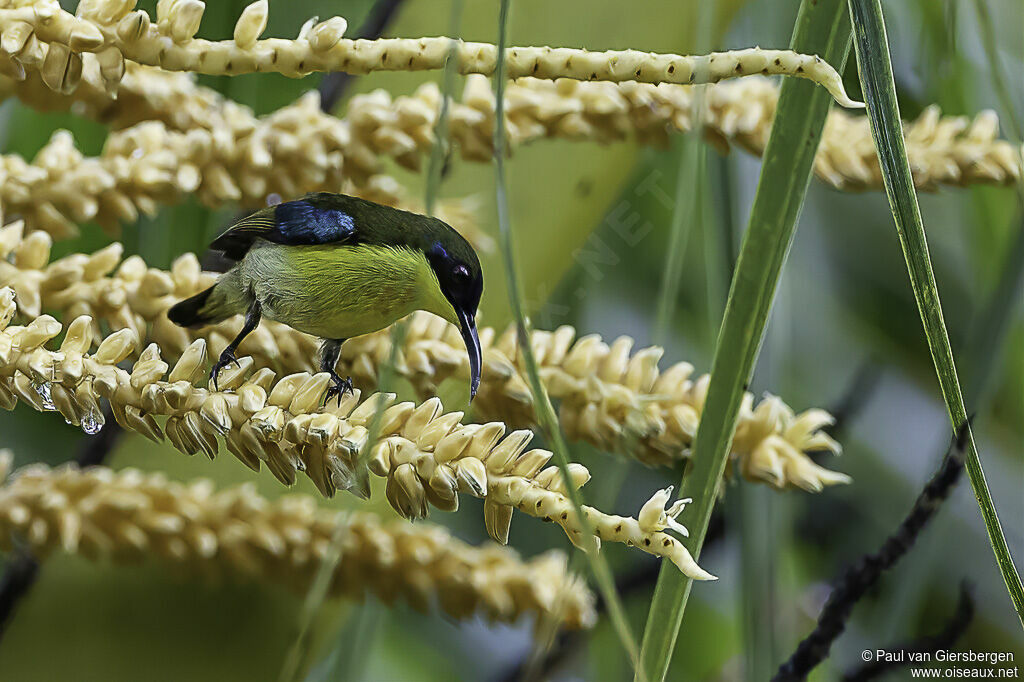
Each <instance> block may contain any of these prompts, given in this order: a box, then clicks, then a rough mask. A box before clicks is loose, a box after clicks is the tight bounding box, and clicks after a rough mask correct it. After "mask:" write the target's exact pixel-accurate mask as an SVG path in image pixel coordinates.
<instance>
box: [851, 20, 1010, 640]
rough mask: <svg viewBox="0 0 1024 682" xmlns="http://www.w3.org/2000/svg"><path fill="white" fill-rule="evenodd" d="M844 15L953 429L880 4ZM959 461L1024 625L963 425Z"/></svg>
mask: <svg viewBox="0 0 1024 682" xmlns="http://www.w3.org/2000/svg"><path fill="white" fill-rule="evenodd" d="M850 16H851V20H852V22H853V26H854V44H855V46H856V53H857V65H858V69H857V70H858V72H859V74H860V80H861V86H862V88H863V91H864V99H865V102H866V103H867V110H868V120H869V123H870V125H871V134H872V136H873V137H874V140H875V147H876V148H877V150H878V158H879V165H880V167H881V169H882V178H883V180H884V182H885V191H886V194H887V195H888V197H889V205H890V207H891V209H892V214H893V218H894V219H895V221H896V230H897V232H898V234H899V238H900V245H901V246H902V248H903V256H904V259H905V260H906V263H907V271H908V273H909V275H910V281H911V285H912V287H913V290H914V298H915V300H916V301H917V306H918V311H919V312H920V314H921V321H922V323H923V325H924V331H925V335H926V337H927V340H928V348H929V350H930V352H931V356H932V362H933V364H934V365H935V372H936V374H937V376H938V379H939V386H940V388H941V390H942V397H943V399H944V401H945V403H946V409H947V411H948V413H949V417H950V421H951V422H952V424H953V427H954V428H958V427H959V426H960V425H961V424H963V423H964V422H966V421H967V420H968V415H967V409H966V406H965V405H964V399H963V394H962V392H961V389H960V381H959V378H958V376H957V370H956V364H955V363H954V361H953V351H952V348H951V347H950V343H949V335H948V334H947V332H946V323H945V321H944V319H943V315H942V306H941V304H940V301H939V292H938V287H937V286H936V283H935V274H934V272H933V271H932V265H931V257H930V256H929V253H928V241H927V238H926V236H925V231H924V222H923V220H922V218H921V210H920V207H919V206H918V202H917V192H916V191H915V189H914V181H913V176H912V175H911V172H910V164H909V162H908V160H907V150H906V145H905V142H904V139H903V128H902V123H901V118H900V111H899V105H898V103H897V101H896V84H895V81H894V79H893V75H892V63H891V60H890V58H889V45H888V39H887V37H886V31H885V19H884V17H883V14H882V7H881V4H880V2H879V0H850ZM966 467H967V473H968V477H969V478H970V481H971V487H972V488H973V489H974V496H975V498H976V499H977V500H978V506H979V508H980V509H981V513H982V517H983V519H984V522H985V529H986V531H987V532H988V537H989V542H990V543H991V545H992V551H993V553H994V554H995V557H996V563H997V564H998V567H999V571H1000V573H1001V574H1002V576H1003V580H1004V581H1005V582H1006V587H1007V590H1008V591H1009V593H1010V599H1011V601H1012V602H1013V607H1014V610H1016V612H1017V615H1018V617H1019V618H1020V619H1021V624H1022V625H1024V587H1022V585H1021V580H1020V576H1019V574H1018V573H1017V568H1016V566H1014V564H1013V558H1012V557H1011V556H1010V551H1009V548H1008V547H1007V545H1006V538H1005V537H1004V536H1003V529H1002V526H1001V524H1000V522H999V516H998V514H997V513H996V508H995V504H994V503H993V501H992V495H991V493H990V492H989V489H988V483H987V482H986V481H985V472H984V470H983V469H982V466H981V459H980V458H979V456H978V450H977V446H976V445H975V442H974V435H973V433H971V432H970V428H969V427H968V443H967V459H966Z"/></svg>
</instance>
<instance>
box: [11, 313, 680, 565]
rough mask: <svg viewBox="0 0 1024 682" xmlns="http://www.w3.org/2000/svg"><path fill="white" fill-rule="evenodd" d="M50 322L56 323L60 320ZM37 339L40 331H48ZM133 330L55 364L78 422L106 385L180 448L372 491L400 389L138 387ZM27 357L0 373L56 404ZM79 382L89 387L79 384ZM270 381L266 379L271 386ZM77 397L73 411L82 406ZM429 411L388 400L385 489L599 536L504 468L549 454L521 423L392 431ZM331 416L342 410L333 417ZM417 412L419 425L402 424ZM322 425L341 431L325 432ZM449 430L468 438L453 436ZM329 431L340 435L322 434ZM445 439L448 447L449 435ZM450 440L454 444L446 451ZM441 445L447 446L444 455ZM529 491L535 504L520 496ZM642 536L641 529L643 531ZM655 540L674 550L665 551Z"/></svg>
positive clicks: (48, 355) (419, 500)
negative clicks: (332, 401)
mask: <svg viewBox="0 0 1024 682" xmlns="http://www.w3.org/2000/svg"><path fill="white" fill-rule="evenodd" d="M45 323H46V320H45V319H43V318H41V319H40V320H37V321H36V322H33V323H32V324H35V325H37V326H46V324H45ZM55 331H56V332H58V333H59V331H60V330H59V329H56V330H55ZM2 335H3V337H4V338H10V337H14V339H15V340H16V341H19V342H20V340H21V339H22V337H25V336H26V335H30V333H29V332H28V328H7V329H5V330H4V331H3V333H2ZM39 341H45V338H40V339H39ZM132 341H133V332H131V331H130V330H124V331H122V332H118V333H115V334H113V335H111V336H110V337H108V338H107V339H105V340H104V341H103V342H101V344H100V347H99V349H98V350H97V352H96V353H95V354H93V355H92V356H84V358H83V367H84V371H83V374H82V376H81V377H78V378H76V379H75V380H74V381H72V380H71V379H69V378H68V377H67V376H64V375H63V374H62V373H57V372H54V373H53V374H54V378H53V384H54V385H60V386H61V388H62V389H74V390H75V391H76V393H75V398H76V401H77V407H82V408H83V409H82V411H81V414H82V418H81V422H82V428H83V429H85V428H86V424H85V416H86V415H88V416H89V419H90V420H93V419H94V417H93V416H92V415H93V414H94V413H95V412H98V409H96V408H95V407H94V405H95V399H96V398H95V397H96V396H102V397H104V398H106V399H107V400H109V401H110V407H111V410H112V412H113V414H114V416H115V418H116V419H117V421H118V423H120V424H122V425H123V426H125V427H126V428H129V429H133V428H134V429H138V430H140V431H142V432H143V433H145V434H146V435H147V436H149V437H154V438H159V436H160V434H159V430H158V429H155V428H153V424H151V423H147V421H146V418H145V417H143V415H144V414H145V415H148V416H149V417H150V418H159V417H163V416H166V417H167V421H166V424H165V425H164V431H165V433H166V436H167V437H168V438H169V439H170V440H171V442H172V443H173V444H174V445H175V447H177V448H178V449H180V450H181V451H183V452H185V453H188V454H195V453H198V452H200V451H201V452H204V453H205V454H206V455H207V456H209V457H214V456H216V454H217V451H218V449H219V440H220V439H224V440H225V441H227V443H228V446H229V448H230V449H231V450H232V452H234V453H235V454H236V456H238V457H239V459H241V460H242V461H243V462H245V463H247V464H248V465H249V466H254V465H256V463H257V461H262V462H264V463H265V464H266V465H267V467H268V469H270V471H271V473H272V474H273V475H274V476H275V477H277V478H278V479H279V480H281V481H282V482H284V483H285V484H291V483H293V482H294V480H295V478H296V475H297V473H298V472H300V471H302V472H304V473H305V474H306V475H307V477H309V478H311V479H312V480H313V481H314V483H315V485H316V486H317V488H318V489H319V490H320V491H321V492H322V493H323V494H325V495H330V494H332V493H333V492H334V490H335V489H336V488H337V487H343V488H346V489H352V490H353V491H354V492H356V493H357V494H363V495H365V494H367V493H368V491H369V486H368V480H366V479H364V478H361V477H359V476H356V471H358V469H357V468H356V466H355V463H356V462H357V461H358V458H359V454H360V452H361V451H362V450H363V449H364V448H365V447H366V444H367V441H368V433H367V429H368V428H369V427H368V426H367V424H368V423H372V420H373V416H374V415H375V414H376V413H377V409H378V408H379V407H381V406H385V405H388V404H389V403H390V402H391V401H393V400H394V395H393V394H387V395H379V394H378V395H373V396H370V397H369V398H368V399H367V400H365V401H363V402H362V404H360V405H358V406H357V407H355V409H352V410H351V414H350V416H349V417H348V418H344V417H339V416H337V415H336V414H332V413H326V412H320V411H319V408H318V407H317V408H316V411H315V412H313V411H310V412H297V411H296V410H298V409H300V408H302V407H305V406H304V405H302V402H303V401H304V400H305V399H306V396H305V394H304V391H308V392H310V393H313V394H318V393H319V390H314V389H311V388H308V386H309V385H310V382H316V381H317V380H318V379H317V378H316V377H313V376H311V375H309V374H306V373H299V374H293V375H289V376H287V377H284V378H283V379H281V380H279V381H278V382H277V383H276V384H275V385H273V386H269V385H267V386H266V387H265V386H264V384H266V383H267V382H269V381H270V379H271V376H272V375H271V374H270V373H269V372H267V371H261V372H256V373H254V374H253V375H252V376H251V377H250V379H248V380H246V382H244V383H243V384H242V386H240V387H239V389H238V390H239V392H240V393H241V394H243V395H244V394H245V393H247V392H249V389H247V388H246V386H247V385H250V384H251V385H252V386H253V387H255V388H258V389H259V390H258V391H252V393H253V395H254V396H255V397H260V396H261V395H263V394H266V395H268V396H269V397H268V398H267V401H268V404H266V405H264V406H260V405H259V404H258V403H257V404H251V405H249V407H252V408H254V410H255V411H254V412H247V411H245V410H242V409H241V404H242V402H243V397H241V396H240V395H239V394H238V393H226V392H223V391H220V392H217V391H214V392H210V391H208V390H207V389H206V388H198V387H196V386H194V385H193V384H192V383H190V382H189V381H185V380H179V381H176V382H174V383H170V382H166V381H162V380H159V379H155V380H154V381H153V382H152V383H149V384H146V385H145V386H143V387H141V390H140V387H139V386H138V385H135V386H133V384H132V376H133V374H134V375H135V376H138V377H141V376H143V375H144V374H145V373H147V372H150V371H152V370H151V369H150V368H149V367H150V366H152V365H154V364H156V363H158V362H159V360H158V358H157V356H156V354H155V353H154V351H149V352H147V353H146V355H145V357H142V358H140V360H139V363H141V364H142V365H143V368H144V369H142V370H140V371H139V372H132V371H127V370H125V369H121V368H119V367H117V366H116V364H114V363H117V362H119V361H120V360H121V356H122V355H123V354H124V349H125V348H130V347H131V343H129V342H132ZM32 354H34V357H33V358H32V359H31V364H32V365H33V366H40V367H46V366H48V365H47V363H50V364H51V365H54V366H55V365H56V364H57V363H58V362H60V361H62V360H63V356H62V355H61V354H59V353H56V352H52V351H48V350H46V349H45V348H43V347H42V344H41V343H40V344H39V346H38V347H35V348H33V349H32ZM29 362H30V361H29V357H28V356H26V355H25V354H24V353H22V352H20V351H17V353H15V352H14V351H12V354H11V358H10V359H9V360H8V364H5V365H0V377H3V380H2V381H0V384H2V385H3V386H4V387H5V389H6V390H8V391H10V392H12V393H16V394H18V395H19V396H20V397H22V399H23V400H25V401H26V402H29V403H30V404H32V405H34V406H36V407H37V408H39V409H52V407H53V405H52V403H51V405H49V406H48V405H46V404H45V401H44V400H43V398H44V394H43V392H42V391H40V390H38V387H36V386H34V385H32V383H31V381H30V380H29V377H28V375H26V374H25V373H24V371H30V369H29ZM22 368H24V369H22ZM136 383H138V382H136ZM82 387H85V389H84V390H82ZM267 388H269V389H270V390H269V391H267ZM63 397H64V396H61V398H62V400H63ZM81 398H85V400H82V399H81ZM245 400H246V401H251V400H252V399H251V398H245ZM90 401H92V402H90ZM77 407H76V411H75V415H76V416H77V415H78V414H79V412H78V411H77ZM65 410H66V411H70V408H69V407H68V406H65ZM316 415H325V416H316ZM428 418H430V419H429V421H433V420H435V419H440V418H441V416H440V414H439V405H438V404H436V401H432V402H429V403H428V405H427V407H425V408H423V409H417V408H416V407H415V406H414V405H412V404H406V403H399V404H397V405H392V406H390V407H388V408H387V409H386V410H385V415H384V419H383V422H384V424H383V426H384V428H385V429H386V430H385V431H384V432H383V433H382V435H383V436H384V437H383V439H381V440H379V441H378V442H377V444H376V445H375V446H374V448H373V450H372V452H371V453H370V458H369V460H370V461H369V470H370V472H372V473H373V474H374V475H378V476H386V477H387V484H386V491H387V498H388V500H389V502H390V503H391V504H392V505H393V506H394V507H395V508H396V509H397V510H398V511H399V512H400V513H401V514H403V515H406V516H408V517H410V518H421V517H422V516H424V515H425V514H426V513H427V509H428V506H427V505H428V503H430V502H434V503H436V505H437V506H439V507H440V508H442V509H453V508H455V507H456V506H457V498H456V497H455V496H453V492H454V491H453V485H452V480H453V479H454V488H455V489H457V490H458V491H459V492H463V493H466V494H472V495H476V496H479V497H481V498H484V499H486V500H490V503H491V504H490V512H489V518H490V521H489V525H490V529H489V530H490V531H491V532H492V533H493V534H494V535H495V536H496V537H499V538H501V537H503V535H504V533H505V531H504V529H505V526H506V516H507V515H508V509H505V508H508V507H512V506H515V507H517V508H520V509H522V510H523V511H525V512H526V513H528V514H530V515H533V516H537V517H539V518H547V519H550V520H552V521H555V522H557V523H559V524H560V525H562V526H563V528H564V529H565V530H566V533H567V535H568V537H569V538H570V539H571V540H572V541H573V542H574V543H576V544H578V545H580V546H582V547H594V546H596V542H595V541H594V539H593V538H587V537H583V536H582V535H581V533H582V526H581V525H580V524H578V523H576V522H575V520H573V519H569V518H568V517H565V518H563V517H562V516H561V511H564V510H565V509H566V507H565V504H566V502H565V496H564V495H562V494H561V490H563V488H561V484H560V482H557V481H556V480H555V477H554V474H553V473H551V472H550V470H548V471H545V472H541V473H540V474H538V475H537V476H536V477H535V478H526V477H522V476H514V475H508V474H507V473H505V472H506V471H508V470H512V469H515V467H516V464H518V463H519V462H518V460H519V459H520V457H522V458H524V461H525V462H529V463H530V464H529V468H535V467H537V466H539V464H540V461H538V460H543V459H544V457H543V456H541V457H539V458H538V457H537V453H533V454H530V453H527V454H524V455H520V454H519V453H520V452H521V451H522V450H523V448H524V447H525V446H526V439H525V435H526V434H523V433H516V434H510V435H509V437H508V438H507V441H502V440H500V439H501V436H502V435H503V434H504V433H505V426H504V425H503V424H501V423H497V422H492V423H489V424H484V425H462V424H458V423H455V424H451V425H448V424H446V425H445V429H444V430H448V429H449V428H450V431H447V435H445V436H443V437H441V439H440V440H439V441H438V442H437V445H436V447H435V448H434V450H433V451H431V450H427V449H421V448H419V447H418V446H417V444H416V442H414V441H413V440H410V439H409V438H406V437H404V436H403V435H397V434H402V433H406V432H407V433H408V434H409V435H416V436H417V437H418V436H420V435H422V434H423V433H424V432H426V431H427V430H428V428H429V421H428ZM316 419H319V420H321V421H323V422H324V424H325V427H324V428H325V433H324V434H321V435H317V436H314V435H312V434H311V430H310V427H311V425H312V424H313V422H314V420H316ZM140 420H141V422H140ZM331 420H336V421H337V427H335V426H334V425H333V423H332V422H331ZM410 420H412V425H411V426H409V427H408V428H407V425H408V424H409V423H410ZM424 422H428V423H424ZM343 423H344V426H343V425H342V424H343ZM326 424H331V425H330V426H326ZM335 428H336V430H335ZM327 430H329V431H330V432H332V433H333V434H334V435H327V433H326V431H327ZM342 434H344V435H342ZM454 434H458V435H460V436H461V437H460V438H457V439H456V438H452V436H453V435H454ZM325 439H333V441H330V440H329V441H328V442H325ZM449 440H450V442H452V443H453V444H454V445H453V446H446V445H445V444H446V441H449ZM335 443H338V445H335ZM446 447H448V453H447V454H445V453H444V450H445V448H446ZM439 453H440V454H442V455H443V456H439ZM448 457H451V458H450V459H448ZM525 468H527V467H526V465H525V464H524V469H525ZM570 477H571V479H572V485H573V486H574V487H578V486H582V485H583V484H584V483H585V482H586V480H587V479H588V477H589V473H588V472H587V471H586V469H585V468H584V467H582V466H580V465H573V466H571V467H570ZM545 485H546V486H547V488H545V487H544V486H545ZM530 500H532V503H529V504H526V503H524V501H530ZM537 503H539V504H537ZM494 505H498V506H494ZM556 512H557V513H556ZM587 513H588V515H592V516H593V517H594V519H597V520H600V519H604V518H605V516H604V515H603V514H602V513H601V512H599V511H597V510H589V511H588V512H587ZM608 518H611V517H608ZM615 518H618V517H615ZM629 538H630V539H631V538H632V536H629ZM643 539H644V538H640V540H638V542H639V541H641V540H643ZM647 539H651V538H647ZM652 542H653V540H652ZM645 546H646V547H650V546H651V545H650V544H645ZM665 547H669V545H665ZM649 551H652V553H655V554H659V553H660V554H659V555H664V556H668V555H669V553H668V550H657V551H655V550H649ZM174 552H175V553H177V552H178V550H177V549H175V550H174ZM677 560H678V557H677Z"/></svg>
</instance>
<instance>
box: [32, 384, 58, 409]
mask: <svg viewBox="0 0 1024 682" xmlns="http://www.w3.org/2000/svg"><path fill="white" fill-rule="evenodd" d="M32 388H34V389H36V393H38V394H39V398H40V399H41V400H42V402H43V409H44V410H56V409H57V406H56V405H54V404H53V395H51V393H50V382H48V381H44V382H43V383H41V384H32Z"/></svg>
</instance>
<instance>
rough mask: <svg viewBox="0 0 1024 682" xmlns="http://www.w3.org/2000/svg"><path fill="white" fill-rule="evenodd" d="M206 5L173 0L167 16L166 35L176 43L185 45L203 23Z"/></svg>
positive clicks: (187, 0) (192, 1)
mask: <svg viewBox="0 0 1024 682" xmlns="http://www.w3.org/2000/svg"><path fill="white" fill-rule="evenodd" d="M205 11H206V3H205V2H202V0H174V2H173V3H172V5H171V7H170V14H169V16H168V23H167V25H168V33H169V34H170V36H171V39H172V40H174V42H176V43H187V42H188V41H190V40H192V38H194V37H195V35H196V32H197V31H198V30H199V24H200V23H202V21H203V12H205Z"/></svg>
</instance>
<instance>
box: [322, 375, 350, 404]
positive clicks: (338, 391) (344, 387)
mask: <svg viewBox="0 0 1024 682" xmlns="http://www.w3.org/2000/svg"><path fill="white" fill-rule="evenodd" d="M330 374H331V387H330V388H328V389H327V397H326V398H324V406H325V407H326V406H327V404H328V403H330V402H331V398H334V397H335V396H337V398H338V407H341V398H342V396H344V395H345V394H346V393H354V392H355V388H354V387H353V386H352V377H346V378H345V379H342V378H341V377H340V376H338V374H337V373H336V372H331V373H330Z"/></svg>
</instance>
